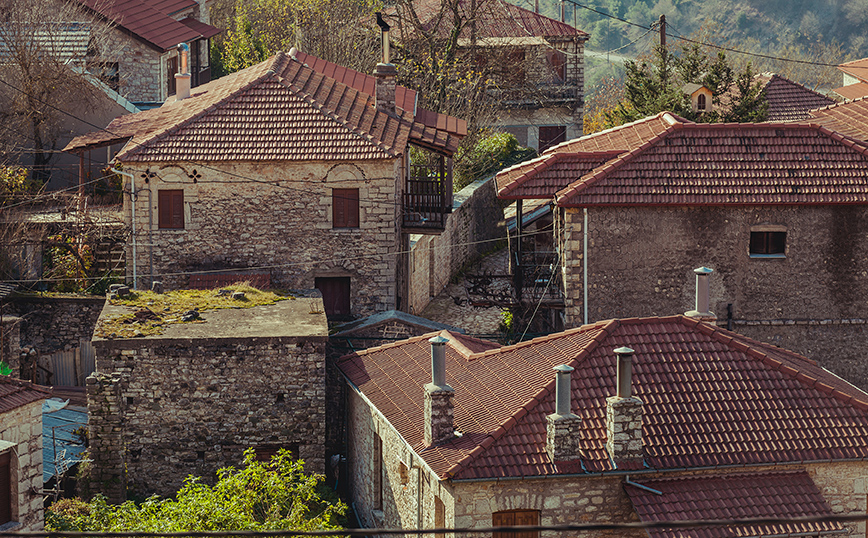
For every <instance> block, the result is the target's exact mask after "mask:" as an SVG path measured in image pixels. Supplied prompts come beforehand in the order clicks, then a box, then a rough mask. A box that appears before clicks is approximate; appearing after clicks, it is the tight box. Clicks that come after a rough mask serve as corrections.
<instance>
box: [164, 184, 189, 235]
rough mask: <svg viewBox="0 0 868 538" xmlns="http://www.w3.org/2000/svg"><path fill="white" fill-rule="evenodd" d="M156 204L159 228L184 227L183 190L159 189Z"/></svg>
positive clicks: (180, 228) (181, 228)
mask: <svg viewBox="0 0 868 538" xmlns="http://www.w3.org/2000/svg"><path fill="white" fill-rule="evenodd" d="M157 205H158V206H159V208H158V209H159V211H158V213H159V227H160V228H167V229H179V230H183V229H184V191H182V190H172V191H159V193H158V195H157Z"/></svg>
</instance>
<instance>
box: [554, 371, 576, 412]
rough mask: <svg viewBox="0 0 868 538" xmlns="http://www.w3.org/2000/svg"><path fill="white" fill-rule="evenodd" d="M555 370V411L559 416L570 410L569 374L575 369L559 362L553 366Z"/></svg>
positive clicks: (570, 390) (570, 388) (570, 389)
mask: <svg viewBox="0 0 868 538" xmlns="http://www.w3.org/2000/svg"><path fill="white" fill-rule="evenodd" d="M553 370H554V371H555V372H557V384H556V385H555V402H556V405H555V413H556V414H558V415H561V416H565V415H569V414H570V413H571V412H572V409H571V407H572V405H571V404H572V402H571V396H572V387H571V386H570V385H571V379H570V374H571V373H572V372H573V370H575V368H573V367H572V366H567V365H566V364H561V365H560V366H555V367H554V368H553Z"/></svg>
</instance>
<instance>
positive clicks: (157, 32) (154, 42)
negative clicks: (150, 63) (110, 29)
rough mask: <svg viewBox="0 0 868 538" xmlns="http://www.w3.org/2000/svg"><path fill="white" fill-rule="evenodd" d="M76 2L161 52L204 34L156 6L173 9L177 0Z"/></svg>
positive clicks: (92, 0) (98, 0)
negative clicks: (156, 0)
mask: <svg viewBox="0 0 868 538" xmlns="http://www.w3.org/2000/svg"><path fill="white" fill-rule="evenodd" d="M78 1H79V2H80V3H81V4H83V5H86V6H87V7H89V8H90V9H92V10H94V11H95V12H97V13H99V14H100V15H102V16H103V17H105V18H106V19H108V20H110V21H112V22H113V23H115V24H117V25H118V26H119V27H120V28H122V29H124V30H126V31H128V32H130V33H131V34H133V35H134V36H136V37H138V38H139V39H142V40H143V41H145V42H146V43H148V44H149V45H150V46H151V47H153V48H155V49H157V50H159V51H161V52H165V51H167V50H169V49H171V48H173V47H175V46H176V45H178V43H183V42H189V41H195V40H197V39H201V38H202V37H203V36H202V34H201V32H199V31H197V30H194V29H193V28H190V27H189V26H186V25H184V24H181V23H180V22H178V21H176V20H175V19H173V18H172V17H170V16H169V15H168V14H167V13H166V12H164V11H161V10H160V9H158V8H157V7H155V5H159V6H161V7H163V8H164V9H165V8H167V7H168V8H172V6H174V5H175V4H179V3H180V2H177V1H169V0H164V1H161V2H153V3H149V2H146V1H145V0H108V1H106V0H78ZM200 24H204V23H200ZM212 28H213V27H212ZM218 32H219V30H218Z"/></svg>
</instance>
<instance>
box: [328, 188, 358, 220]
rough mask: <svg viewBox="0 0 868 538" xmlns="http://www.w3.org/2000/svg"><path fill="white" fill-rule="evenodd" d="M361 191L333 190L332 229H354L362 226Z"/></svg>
mask: <svg viewBox="0 0 868 538" xmlns="http://www.w3.org/2000/svg"><path fill="white" fill-rule="evenodd" d="M359 200H360V197H359V189H357V188H356V189H332V228H337V229H354V228H359V227H360V226H361V221H362V218H361V208H360V207H359Z"/></svg>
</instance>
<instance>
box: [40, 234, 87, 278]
mask: <svg viewBox="0 0 868 538" xmlns="http://www.w3.org/2000/svg"><path fill="white" fill-rule="evenodd" d="M48 240H49V245H51V246H49V247H48V248H46V249H45V253H44V254H43V267H44V270H43V275H44V276H45V278H46V279H49V280H54V281H55V282H54V284H53V288H52V291H56V292H61V293H75V292H80V291H82V290H84V289H86V288H87V287H88V286H89V282H88V280H87V277H88V274H89V272H90V270H91V268H92V267H93V261H94V257H93V248H92V247H91V246H90V245H88V244H87V243H85V242H84V241H83V239H82V238H76V237H74V236H72V235H67V234H59V235H53V236H51V237H49V238H48Z"/></svg>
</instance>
